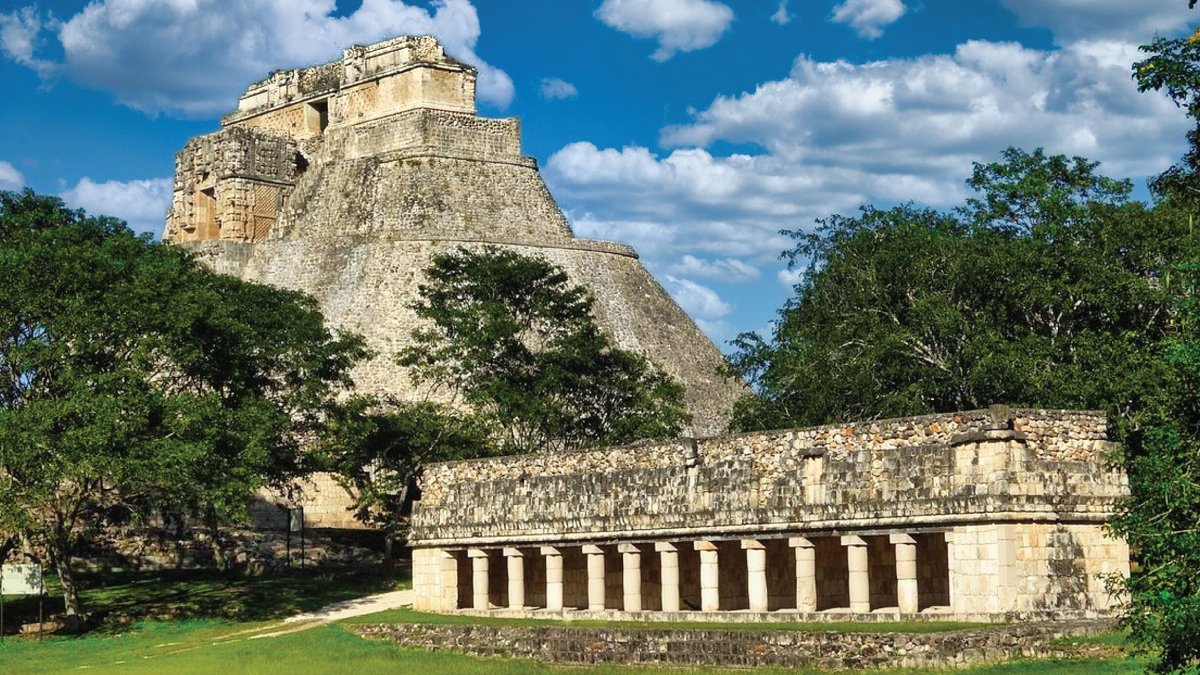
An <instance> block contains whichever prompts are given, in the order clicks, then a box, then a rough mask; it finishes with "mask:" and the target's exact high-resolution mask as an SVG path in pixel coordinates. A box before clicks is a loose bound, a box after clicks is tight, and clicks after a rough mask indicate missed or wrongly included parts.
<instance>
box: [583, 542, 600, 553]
mask: <svg viewBox="0 0 1200 675" xmlns="http://www.w3.org/2000/svg"><path fill="white" fill-rule="evenodd" d="M582 551H583V554H584V555H604V549H602V548H600V547H599V546H596V545H595V544H585V545H584V546H583V548H582Z"/></svg>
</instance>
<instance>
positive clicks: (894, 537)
mask: <svg viewBox="0 0 1200 675" xmlns="http://www.w3.org/2000/svg"><path fill="white" fill-rule="evenodd" d="M888 542H889V543H892V544H915V543H917V540H916V539H913V538H912V535H908V534H905V533H903V532H897V533H895V534H889V535H888Z"/></svg>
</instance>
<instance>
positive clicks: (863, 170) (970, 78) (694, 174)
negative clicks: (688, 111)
mask: <svg viewBox="0 0 1200 675" xmlns="http://www.w3.org/2000/svg"><path fill="white" fill-rule="evenodd" d="M1135 57H1136V47H1134V46H1132V45H1129V44H1126V43H1121V42H1113V41H1099V40H1095V41H1086V42H1077V43H1073V44H1072V45H1070V46H1067V47H1064V48H1062V49H1059V50H1053V51H1039V50H1034V49H1027V48H1024V47H1022V46H1021V45H1018V44H1011V43H994V42H979V41H975V42H967V43H964V44H963V45H961V46H959V47H958V48H957V50H956V51H955V52H954V53H953V54H946V55H927V56H922V57H919V58H911V59H889V60H882V61H876V62H870V63H863V64H853V63H848V62H843V61H837V62H820V61H816V60H814V59H811V58H808V57H803V56H802V57H800V58H799V59H797V60H796V62H795V63H794V65H793V68H792V71H791V74H790V76H789V77H787V78H785V79H782V80H778V81H772V82H766V83H764V84H762V85H760V86H758V87H757V88H756V89H755V90H754V91H752V92H746V93H743V94H740V95H736V96H721V97H718V98H717V99H716V100H714V101H713V102H712V104H711V105H709V106H708V107H707V108H706V109H703V110H700V111H698V112H696V113H695V114H694V117H693V119H692V120H691V121H690V122H689V123H687V124H682V125H677V126H671V127H667V128H665V129H663V132H662V137H661V143H662V145H663V147H665V148H668V150H667V151H664V152H654V151H652V150H650V149H648V148H643V147H625V148H620V149H617V148H600V147H597V146H595V145H593V144H591V143H586V142H581V143H573V144H570V145H567V146H566V147H564V148H562V149H561V150H560V151H559V152H557V153H556V154H554V155H553V156H552V157H551V158H550V159H549V161H548V162H547V165H546V174H547V177H548V179H549V180H550V182H551V186H552V188H553V189H554V190H555V193H556V194H558V195H560V197H561V198H562V200H563V202H564V203H565V204H567V205H568V206H569V207H570V208H571V209H572V216H573V218H574V222H575V227H576V230H577V231H579V232H580V233H581V234H583V235H585V236H595V237H604V238H616V239H620V240H623V241H627V242H630V243H632V244H634V245H635V246H636V247H638V248H639V250H642V251H643V254H644V255H645V257H646V258H647V259H648V261H649V262H650V263H652V264H657V265H658V266H659V267H660V268H661V269H664V270H668V271H670V270H675V271H676V272H677V273H679V274H683V271H682V270H683V269H685V268H687V269H689V270H690V271H689V272H688V274H689V275H690V276H694V277H698V276H700V274H699V273H698V272H697V271H695V269H699V268H700V267H702V265H700V264H699V260H700V259H726V258H740V259H751V258H752V257H754V256H764V258H763V259H769V258H770V257H771V256H773V255H776V254H778V253H779V251H781V250H784V249H786V248H791V247H792V246H793V245H794V242H793V241H792V240H791V239H788V238H786V237H782V236H780V235H779V234H778V231H779V230H780V229H783V228H787V229H800V230H808V229H810V228H811V227H812V225H813V221H814V220H815V219H817V218H821V217H824V216H827V215H829V214H831V213H846V214H849V213H853V212H854V211H855V210H856V208H857V207H858V206H859V205H860V204H864V203H875V204H880V205H887V204H890V203H901V202H907V201H910V200H912V201H917V202H920V203H924V204H928V205H932V206H936V207H946V206H950V205H953V204H956V203H959V202H961V200H962V199H963V198H964V197H965V196H966V187H965V186H964V184H963V181H964V179H965V178H966V177H967V176H968V175H969V174H970V171H971V164H972V162H974V161H988V160H991V159H993V158H996V157H997V156H998V154H999V152H1000V151H1001V150H1003V149H1004V148H1005V147H1007V146H1009V145H1016V146H1019V147H1024V148H1026V149H1030V150H1032V149H1034V148H1037V147H1044V148H1045V149H1046V150H1047V152H1050V153H1064V154H1068V155H1082V156H1085V157H1089V158H1091V159H1095V160H1100V161H1102V162H1103V166H1102V167H1101V170H1102V171H1104V172H1105V173H1107V174H1109V175H1114V176H1121V177H1124V176H1129V177H1133V178H1135V179H1139V180H1140V179H1142V178H1144V177H1146V176H1149V175H1152V174H1154V173H1157V172H1158V171H1161V170H1162V169H1163V168H1164V167H1166V166H1168V165H1170V164H1171V163H1172V162H1174V161H1175V160H1176V158H1177V157H1178V155H1179V154H1180V152H1181V151H1182V149H1183V138H1184V134H1185V132H1186V130H1187V126H1188V125H1187V121H1186V119H1185V118H1184V117H1183V115H1182V113H1181V112H1180V111H1179V110H1178V109H1176V108H1175V107H1174V106H1173V105H1171V103H1170V102H1169V101H1167V100H1166V99H1165V97H1163V96H1161V95H1157V94H1141V93H1138V92H1137V90H1136V86H1135V85H1134V83H1133V81H1132V80H1131V78H1130V76H1129V65H1128V64H1129V63H1130V62H1131V61H1132V60H1133V59H1134V58H1135ZM720 142H725V143H733V144H738V145H741V146H751V147H757V148H758V149H759V151H758V152H756V153H755V154H732V155H728V156H719V155H715V154H713V152H712V151H710V149H711V148H713V147H714V145H715V144H718V143H720ZM685 255H690V256H693V257H695V258H696V259H697V262H696V263H692V262H685V261H684V259H683V257H682V256H685ZM709 278H715V277H709ZM792 278H793V277H790V276H789V277H783V278H781V279H780V280H781V282H783V283H788V282H789V281H790V280H791V279H792Z"/></svg>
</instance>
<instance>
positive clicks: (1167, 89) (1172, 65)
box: [1133, 3, 1200, 201]
mask: <svg viewBox="0 0 1200 675" xmlns="http://www.w3.org/2000/svg"><path fill="white" fill-rule="evenodd" d="M1192 4H1194V3H1192ZM1140 49H1141V51H1142V52H1144V53H1146V54H1148V55H1149V56H1148V57H1147V58H1146V59H1144V60H1142V61H1139V62H1137V63H1135V64H1133V75H1134V78H1135V79H1136V80H1137V83H1138V90H1139V91H1150V90H1154V91H1162V92H1164V93H1166V94H1167V96H1169V97H1170V98H1171V100H1172V101H1174V102H1175V105H1177V106H1179V107H1181V108H1183V109H1184V110H1185V111H1186V112H1187V115H1188V117H1191V118H1192V120H1194V121H1195V122H1197V126H1195V127H1193V128H1192V130H1191V131H1189V132H1188V135H1187V140H1188V149H1187V152H1186V153H1185V154H1184V156H1183V161H1182V162H1181V163H1179V164H1176V165H1175V166H1172V167H1171V168H1169V169H1167V170H1166V171H1164V172H1163V173H1162V174H1160V175H1158V176H1156V177H1155V178H1154V179H1153V180H1151V181H1150V188H1151V189H1152V190H1153V191H1154V193H1155V194H1156V196H1158V197H1160V198H1164V199H1183V200H1185V201H1186V200H1192V201H1194V200H1196V199H1197V198H1198V197H1200V31H1198V32H1197V33H1196V34H1193V35H1192V36H1191V37H1187V38H1175V39H1167V38H1162V37H1160V38H1155V39H1154V41H1153V42H1151V43H1150V44H1148V45H1142V46H1141V47H1140Z"/></svg>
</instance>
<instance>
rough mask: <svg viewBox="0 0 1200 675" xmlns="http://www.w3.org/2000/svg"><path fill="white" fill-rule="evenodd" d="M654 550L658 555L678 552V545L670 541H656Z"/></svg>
mask: <svg viewBox="0 0 1200 675" xmlns="http://www.w3.org/2000/svg"><path fill="white" fill-rule="evenodd" d="M654 550H655V551H658V552H659V553H664V552H665V553H673V552H677V551H678V550H679V545H678V544H676V543H674V542H670V541H656V542H654Z"/></svg>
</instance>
